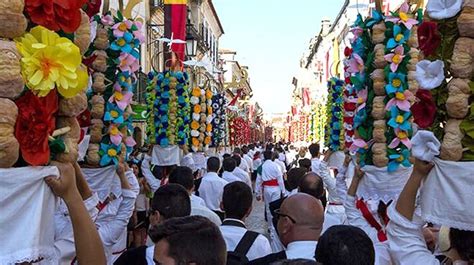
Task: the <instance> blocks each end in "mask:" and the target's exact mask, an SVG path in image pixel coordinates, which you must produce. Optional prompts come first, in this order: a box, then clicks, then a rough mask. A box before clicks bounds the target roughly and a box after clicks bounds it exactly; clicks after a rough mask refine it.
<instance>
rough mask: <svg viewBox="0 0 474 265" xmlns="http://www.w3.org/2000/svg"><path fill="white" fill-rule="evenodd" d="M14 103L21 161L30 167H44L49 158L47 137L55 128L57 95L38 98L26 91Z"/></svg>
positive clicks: (53, 93) (54, 93)
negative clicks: (16, 111) (16, 109)
mask: <svg viewBox="0 0 474 265" xmlns="http://www.w3.org/2000/svg"><path fill="white" fill-rule="evenodd" d="M15 103H16V105H17V107H18V117H17V121H16V125H15V137H16V139H17V140H18V142H19V144H20V150H21V155H22V157H23V160H25V162H27V163H28V164H30V165H32V166H43V165H46V164H47V163H48V162H49V158H50V149H49V146H48V137H49V136H50V135H51V134H52V133H53V131H54V129H55V127H56V124H55V119H54V116H55V114H56V112H57V110H58V95H57V93H56V92H55V91H53V92H51V93H49V94H48V95H47V96H45V97H42V98H39V97H37V96H35V95H34V94H33V93H32V92H30V91H27V92H26V93H25V94H24V95H23V96H21V97H20V98H19V99H17V100H16V102H15Z"/></svg>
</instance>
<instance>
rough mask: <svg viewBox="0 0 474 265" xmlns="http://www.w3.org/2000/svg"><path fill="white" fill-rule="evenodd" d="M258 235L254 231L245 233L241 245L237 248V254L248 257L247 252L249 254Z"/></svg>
mask: <svg viewBox="0 0 474 265" xmlns="http://www.w3.org/2000/svg"><path fill="white" fill-rule="evenodd" d="M258 235H259V234H258V233H257V232H254V231H247V232H245V234H244V236H243V237H242V239H241V240H240V242H239V244H238V245H237V247H235V250H234V252H237V253H239V254H242V255H244V256H245V255H247V252H249V249H250V247H251V246H252V244H253V242H255V240H256V239H257V237H258Z"/></svg>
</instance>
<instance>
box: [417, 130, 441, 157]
mask: <svg viewBox="0 0 474 265" xmlns="http://www.w3.org/2000/svg"><path fill="white" fill-rule="evenodd" d="M411 143H412V148H411V154H412V155H413V157H416V158H418V159H420V160H422V161H426V162H431V161H433V159H434V158H435V156H437V155H439V148H440V147H441V143H440V142H439V141H438V139H437V138H436V137H435V136H434V134H433V132H430V131H424V130H420V131H418V132H417V133H416V134H415V136H413V138H412V139H411Z"/></svg>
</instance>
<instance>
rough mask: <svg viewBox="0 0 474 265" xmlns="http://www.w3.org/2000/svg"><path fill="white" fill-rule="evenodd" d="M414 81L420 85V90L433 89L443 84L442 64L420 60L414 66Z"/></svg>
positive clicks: (440, 62)
mask: <svg viewBox="0 0 474 265" xmlns="http://www.w3.org/2000/svg"><path fill="white" fill-rule="evenodd" d="M415 78H416V81H418V83H419V84H420V88H421V89H427V90H430V89H433V88H436V87H438V86H440V85H441V83H443V81H444V79H445V77H444V62H443V61H441V60H436V61H434V62H431V61H428V60H422V61H420V62H418V63H417V64H416V75H415Z"/></svg>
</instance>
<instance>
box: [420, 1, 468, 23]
mask: <svg viewBox="0 0 474 265" xmlns="http://www.w3.org/2000/svg"><path fill="white" fill-rule="evenodd" d="M462 2H463V1H462V0H430V1H428V4H427V5H426V11H427V12H428V14H429V16H430V17H431V18H434V19H438V20H441V19H447V18H451V17H454V16H455V15H456V14H457V13H459V11H461V7H462Z"/></svg>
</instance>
